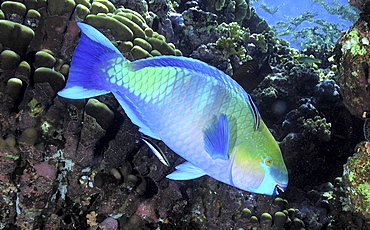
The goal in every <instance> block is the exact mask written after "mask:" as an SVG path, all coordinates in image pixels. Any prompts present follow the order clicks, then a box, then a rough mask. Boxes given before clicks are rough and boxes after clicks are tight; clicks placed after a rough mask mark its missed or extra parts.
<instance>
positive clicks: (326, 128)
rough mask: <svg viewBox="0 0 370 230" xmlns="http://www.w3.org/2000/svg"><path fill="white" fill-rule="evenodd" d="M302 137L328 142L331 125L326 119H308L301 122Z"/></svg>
mask: <svg viewBox="0 0 370 230" xmlns="http://www.w3.org/2000/svg"><path fill="white" fill-rule="evenodd" d="M302 134H303V136H305V137H311V136H317V137H318V138H319V139H320V140H321V141H329V140H330V136H331V123H328V122H327V121H326V118H325V117H324V118H321V117H320V116H315V117H314V118H313V119H312V118H308V119H306V120H304V122H303V133H302Z"/></svg>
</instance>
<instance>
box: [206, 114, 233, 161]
mask: <svg viewBox="0 0 370 230" xmlns="http://www.w3.org/2000/svg"><path fill="white" fill-rule="evenodd" d="M209 123H210V124H209V126H208V127H207V128H206V129H205V130H204V146H205V150H206V152H207V153H208V154H209V155H210V156H211V157H212V159H217V158H218V159H221V160H228V159H229V155H228V152H229V143H230V131H229V122H228V120H227V116H226V115H225V114H223V113H222V114H220V116H219V117H214V119H213V120H212V121H210V122H209Z"/></svg>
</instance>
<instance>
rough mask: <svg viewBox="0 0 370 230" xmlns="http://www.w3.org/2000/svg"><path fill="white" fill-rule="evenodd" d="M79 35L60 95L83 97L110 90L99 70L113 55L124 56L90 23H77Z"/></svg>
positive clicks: (72, 97)
mask: <svg viewBox="0 0 370 230" xmlns="http://www.w3.org/2000/svg"><path fill="white" fill-rule="evenodd" d="M77 25H78V26H79V27H80V29H81V32H82V34H81V38H80V40H79V44H78V45H77V47H76V49H75V51H74V55H73V57H72V62H71V67H70V69H69V77H68V80H67V85H66V87H65V88H64V89H63V90H61V91H59V92H58V95H59V96H62V97H66V98H71V99H83V98H89V97H95V96H99V95H102V94H106V93H109V92H110V90H109V88H108V87H106V84H105V76H104V73H103V72H102V71H101V69H104V68H105V67H106V66H107V65H108V63H109V62H108V61H109V60H111V59H113V58H123V59H124V60H126V59H125V58H124V57H123V56H122V54H121V53H120V52H119V50H118V49H117V48H116V47H115V46H114V45H113V44H112V43H111V42H110V41H109V40H108V38H106V37H105V36H104V35H103V34H101V33H100V32H99V31H98V30H96V29H95V28H93V27H92V26H90V25H87V24H84V23H80V22H78V23H77Z"/></svg>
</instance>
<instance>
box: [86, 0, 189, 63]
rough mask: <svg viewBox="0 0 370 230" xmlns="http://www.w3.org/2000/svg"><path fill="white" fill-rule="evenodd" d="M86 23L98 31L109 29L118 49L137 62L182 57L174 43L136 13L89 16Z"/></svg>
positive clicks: (118, 10)
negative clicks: (172, 56)
mask: <svg viewBox="0 0 370 230" xmlns="http://www.w3.org/2000/svg"><path fill="white" fill-rule="evenodd" d="M96 2H99V3H103V2H104V1H103V0H99V1H96ZM108 8H109V7H108ZM109 10H110V11H111V10H113V9H109ZM91 13H93V12H91ZM85 22H86V23H87V24H89V25H92V26H93V27H95V28H98V29H109V31H110V32H111V34H112V35H113V39H114V40H115V41H114V43H115V44H116V45H117V46H118V49H119V50H120V51H121V52H123V53H130V55H131V56H132V57H133V58H134V59H135V60H137V59H141V58H146V57H151V56H158V55H178V56H180V55H182V53H181V51H180V50H178V49H176V48H175V46H174V45H173V44H172V43H168V42H166V38H165V37H164V36H163V35H160V34H158V33H157V32H154V31H153V30H152V29H151V28H150V27H149V26H148V25H147V24H146V22H145V20H144V18H143V17H142V16H141V15H140V14H139V13H137V12H136V11H133V10H130V9H122V8H120V9H117V10H115V11H114V12H113V13H106V14H105V13H98V14H97V15H95V14H89V15H87V16H86V18H85Z"/></svg>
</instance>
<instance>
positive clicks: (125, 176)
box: [0, 0, 370, 229]
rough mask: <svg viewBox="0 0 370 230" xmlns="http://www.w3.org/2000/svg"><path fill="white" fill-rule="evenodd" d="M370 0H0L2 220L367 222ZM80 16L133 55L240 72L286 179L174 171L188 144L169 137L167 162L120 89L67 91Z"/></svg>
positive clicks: (239, 224) (20, 224)
mask: <svg viewBox="0 0 370 230" xmlns="http://www.w3.org/2000/svg"><path fill="white" fill-rule="evenodd" d="M293 3H294V4H298V5H296V6H295V5H294V4H293ZM369 15H370V3H368V1H367V0H351V1H350V2H349V4H348V3H347V2H345V1H343V2H338V1H315V2H313V1H299V2H298V1H296V2H290V3H289V2H268V1H253V2H249V1H247V0H193V1H186V0H121V1H118V0H117V1H113V0H112V1H108V0H94V1H89V0H23V1H1V11H0V18H1V20H0V51H1V53H0V121H1V122H0V133H1V138H0V194H1V196H0V197H1V199H0V229H370V222H369V221H370V167H369V166H370V142H369V139H370V134H369V131H370V123H369V122H368V118H369V116H370V115H369V111H370V98H369V97H370V94H369V92H370V86H369V84H370V77H369V64H368V63H369V61H368V60H369V53H370V41H369V37H370V32H369V31H370V30H369V28H368V23H369V22H370V17H369ZM300 16H302V17H300ZM76 22H85V23H87V24H90V25H92V26H93V27H95V28H97V29H99V31H101V32H102V33H103V34H104V35H105V36H107V37H108V38H109V39H110V40H111V41H112V42H113V44H114V45H116V46H117V48H118V49H119V50H120V51H121V52H122V53H123V55H124V56H125V57H127V58H128V59H129V60H138V59H141V58H145V57H150V56H158V55H178V56H180V55H183V56H187V57H192V58H196V59H199V60H202V61H204V62H206V63H208V64H210V65H213V66H215V67H217V68H218V69H220V70H222V71H224V72H225V73H227V74H229V75H230V76H231V77H233V78H234V79H235V80H236V81H238V82H239V83H240V84H241V85H242V86H243V87H244V88H245V89H246V91H247V92H249V93H250V94H251V96H252V98H253V101H254V102H255V104H256V105H257V107H258V110H259V112H260V114H261V117H262V119H263V120H264V122H265V123H266V125H267V126H268V127H269V129H270V131H271V132H272V134H273V136H274V137H275V139H276V140H277V141H278V143H279V146H280V148H281V150H282V154H283V157H284V160H285V163H286V166H287V169H288V173H289V185H288V187H287V190H286V191H285V192H284V193H282V194H280V195H278V196H266V195H260V194H254V193H250V192H246V191H242V190H239V189H236V188H234V187H231V186H229V185H226V184H223V183H221V182H218V181H216V180H214V179H212V178H210V177H208V176H204V177H201V178H198V179H195V180H189V181H174V180H169V179H166V178H165V177H166V175H168V174H169V173H171V172H172V171H173V170H174V167H175V166H176V165H178V164H180V163H182V162H183V161H184V160H183V159H182V158H180V157H179V156H178V155H177V154H176V153H174V152H172V151H171V150H170V149H169V148H167V147H166V146H165V145H164V144H163V143H162V142H160V141H156V144H157V145H158V146H159V147H160V148H161V149H162V150H163V151H164V153H165V154H166V156H167V158H168V160H169V163H170V167H167V166H165V165H163V164H162V163H161V162H160V161H159V160H158V159H157V158H156V157H155V156H154V155H153V154H152V153H151V151H150V149H149V148H148V147H147V146H146V145H145V144H144V143H143V142H142V141H140V137H141V134H140V132H138V128H137V127H136V126H135V125H133V124H132V123H131V121H130V120H129V118H128V117H127V116H126V114H125V113H124V111H123V110H122V108H121V107H120V106H119V104H118V102H117V101H116V100H115V99H114V97H113V96H112V95H102V96H99V97H95V98H92V99H86V100H85V99H81V100H68V99H64V98H62V97H59V96H57V92H58V91H60V90H61V89H63V87H64V86H65V82H66V79H68V70H69V64H70V62H71V57H72V55H73V51H74V48H75V46H76V45H77V42H78V38H79V29H78V27H77V25H76ZM285 39H288V41H287V40H285Z"/></svg>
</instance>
